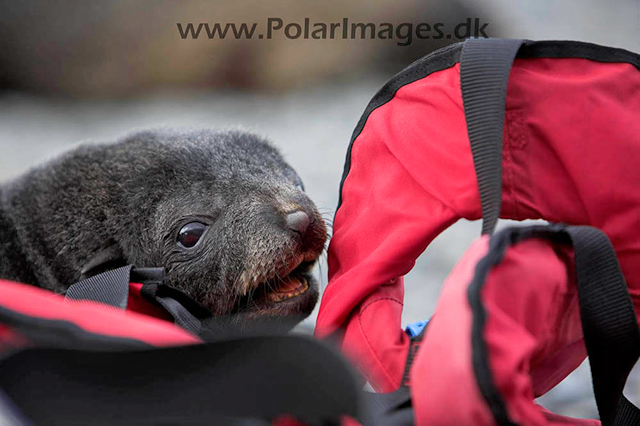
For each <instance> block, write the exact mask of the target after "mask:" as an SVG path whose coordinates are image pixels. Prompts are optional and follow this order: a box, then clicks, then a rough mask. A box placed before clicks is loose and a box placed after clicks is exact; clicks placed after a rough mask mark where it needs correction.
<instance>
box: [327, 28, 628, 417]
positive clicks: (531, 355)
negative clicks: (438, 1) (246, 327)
mask: <svg viewBox="0 0 640 426" xmlns="http://www.w3.org/2000/svg"><path fill="white" fill-rule="evenodd" d="M514 58H515V60H514ZM639 68H640V57H639V56H638V55H636V54H633V53H630V52H627V51H624V50H621V49H613V48H606V47H602V46H596V45H592V44H587V43H578V42H555V41H544V42H532V41H525V42H522V41H519V40H496V39H479V40H475V39H472V40H467V41H466V42H465V43H463V44H456V45H452V46H449V47H447V48H445V49H442V50H439V51H437V52H434V53H433V54H431V55H428V56H426V57H425V58H422V59H420V60H418V61H416V62H415V63H414V64H412V65H411V66H409V67H408V68H407V69H405V70H403V71H402V72H401V73H400V74H398V75H396V76H395V77H394V78H393V79H391V80H390V81H389V82H388V83H387V84H386V85H385V86H384V87H383V88H382V89H381V90H380V91H379V92H378V94H377V95H376V96H375V97H374V98H373V100H372V101H371V103H370V104H369V106H368V107H367V109H366V111H365V113H364V115H363V116H362V118H361V119H360V121H359V123H358V125H357V127H356V129H355V131H354V134H353V137H352V140H351V144H350V146H349V150H348V153H347V160H346V164H345V172H344V175H343V179H342V184H341V192H340V196H341V197H340V203H339V207H338V210H337V212H336V216H335V220H334V227H333V237H332V240H331V244H330V247H329V257H328V261H329V285H328V287H327V289H326V290H325V292H324V295H323V298H322V302H321V307H320V313H319V316H318V322H317V335H318V336H321V337H325V336H333V337H334V338H335V339H337V340H339V341H340V342H341V344H342V347H343V349H344V351H345V352H346V353H347V354H349V355H350V357H351V358H352V360H354V361H355V362H357V363H358V365H359V366H360V368H361V370H362V371H363V373H364V374H365V375H366V376H367V378H368V380H369V382H370V383H371V384H372V385H373V387H374V388H375V389H376V390H378V391H381V392H392V391H394V390H396V389H398V388H399V387H400V386H401V384H402V382H403V376H404V375H405V367H406V361H407V356H408V352H409V347H410V338H409V336H408V335H407V334H405V333H404V332H403V331H402V330H401V328H400V319H401V313H402V301H403V282H402V276H403V275H405V274H406V273H408V272H409V271H410V270H411V268H412V267H413V265H414V262H415V259H416V258H417V257H418V256H419V255H420V254H421V253H422V252H423V251H424V250H425V248H426V247H427V245H428V244H429V243H430V242H431V241H432V240H433V238H435V236H437V235H438V234H439V233H440V232H442V230H444V229H445V228H447V227H448V226H450V225H451V224H453V223H454V222H455V221H457V220H458V219H460V218H465V219H469V220H475V219H479V218H480V217H483V218H484V223H483V233H485V234H487V233H491V232H492V231H493V228H494V227H495V224H496V222H497V220H498V216H500V217H502V218H509V219H516V220H524V219H545V220H548V221H551V222H564V223H569V224H575V225H589V226H592V227H595V228H598V229H601V230H602V231H604V233H605V234H606V236H608V237H609V238H610V240H611V242H612V244H613V248H614V249H615V254H617V256H618V259H619V262H620V267H621V271H622V273H623V275H624V278H626V286H627V287H628V292H629V293H630V294H631V300H632V302H633V306H634V308H635V313H638V312H639V310H640V235H639V234H638V230H640V169H639V168H638V165H639V164H640V136H639V135H640V73H639V72H638V71H639ZM507 82H508V85H507ZM558 232H561V231H558ZM562 232H564V231H562ZM562 232H561V233H562ZM572 232H573V231H572ZM563 235H564V234H563ZM563 238H564V239H565V240H566V239H567V238H566V236H565V237H563ZM565 243H566V241H565ZM487 245H488V239H487V237H484V239H482V240H481V241H480V242H478V243H476V245H474V247H473V248H472V249H471V250H470V252H469V253H468V254H467V255H465V257H464V258H463V259H462V260H461V262H460V264H459V265H458V266H457V267H456V269H455V270H454V271H453V272H452V275H451V276H450V277H449V279H448V281H447V284H445V288H444V290H443V293H442V296H441V300H440V302H439V304H438V308H437V309H436V313H435V316H434V319H433V320H432V323H430V325H429V326H428V327H427V331H426V335H425V336H426V337H425V340H424V341H423V342H422V343H421V345H420V349H419V350H418V352H417V355H416V357H415V360H414V363H413V369H412V371H411V373H410V379H411V380H410V383H411V399H412V403H413V407H414V410H415V419H416V420H417V423H418V424H493V423H494V422H497V423H498V424H513V422H517V423H520V424H527V425H528V424H567V423H568V422H570V421H569V420H567V419H562V420H561V419H560V418H559V417H557V416H555V415H552V414H548V413H544V411H541V409H539V408H537V407H535V406H533V403H532V398H533V397H534V396H538V395H540V394H542V393H544V392H546V391H547V390H548V389H550V388H551V387H553V386H554V385H555V384H557V383H558V382H559V381H561V380H562V379H563V378H564V377H565V376H566V375H567V374H568V373H569V372H570V371H571V370H572V369H573V368H575V367H576V366H577V365H578V364H579V363H580V361H581V360H582V359H583V358H584V356H585V351H584V345H583V342H582V338H581V336H582V329H581V324H580V315H578V305H577V302H576V300H575V299H576V295H575V292H574V290H573V281H572V279H571V278H568V275H567V274H569V272H570V271H572V270H573V266H572V261H571V260H570V259H571V250H570V247H568V248H567V246H566V244H562V248H561V247H559V246H558V245H557V241H555V242H554V243H553V244H552V243H549V242H541V241H536V240H532V241H530V242H526V243H522V245H521V246H516V247H515V248H513V249H512V250H510V251H508V252H506V254H505V262H504V263H503V264H502V265H501V266H496V269H495V271H493V272H492V273H491V274H490V275H489V278H488V281H487V284H486V287H485V288H484V290H483V291H484V292H483V293H482V298H481V299H482V301H483V303H484V304H485V306H487V312H488V320H487V323H486V327H485V328H484V329H483V330H484V331H483V332H482V334H481V336H482V338H483V339H484V341H485V342H486V345H487V348H488V352H487V355H486V356H487V358H488V359H487V364H488V365H489V366H490V368H489V372H490V375H491V376H493V378H492V379H493V380H492V381H493V382H494V384H495V385H496V387H494V389H493V390H494V391H495V393H496V394H497V395H498V396H499V397H500V398H498V399H500V400H502V401H503V403H504V404H503V407H502V409H500V407H497V406H496V403H495V400H496V399H495V398H494V399H492V398H487V394H486V393H485V392H484V390H486V389H484V390H482V389H481V388H482V387H484V386H485V384H486V381H485V383H483V382H482V380H480V381H479V380H478V378H477V377H476V374H475V373H474V372H473V362H474V361H473V357H474V356H473V351H472V344H471V336H472V334H471V332H470V330H471V328H472V327H473V324H476V322H475V320H473V319H472V308H471V305H470V302H469V301H468V300H466V299H465V296H464V295H465V291H467V289H469V285H470V284H471V282H470V280H471V277H473V273H474V270H475V269H476V268H477V267H478V262H479V260H480V259H482V258H483V256H484V255H486V254H487V253H488V251H487V250H488V249H487ZM561 253H564V254H562V256H560V254H561ZM559 256H560V257H559ZM609 264H611V262H609ZM613 275H615V274H613ZM609 278H610V277H609ZM516 279H517V280H518V282H517V283H516V282H515V281H514V280H516ZM612 280H613V281H615V279H612ZM606 294H608V293H606V292H605V295H606ZM627 298H628V296H627ZM598 300H599V302H596V303H600V304H601V305H602V304H606V303H607V301H606V300H604V299H598ZM616 300H622V302H620V303H621V305H620V306H624V303H625V302H624V301H625V300H626V301H627V302H628V301H629V300H628V299H625V298H624V295H622V296H620V297H618V298H617V299H616ZM621 309H622V308H621ZM543 312H544V313H545V314H543ZM631 312H633V310H631ZM507 313H508V314H509V315H507ZM564 313H566V315H564ZM561 314H562V315H561ZM612 315H613V314H612ZM623 317H624V315H623ZM582 320H583V321H584V318H582ZM627 320H628V317H627ZM536 324H538V325H539V327H540V328H536V327H535V325H536ZM555 326H560V327H562V328H560V329H554V328H549V327H555ZM545 327H547V328H545ZM585 332H586V331H585ZM527 333H528V336H527ZM627 333H628V334H626V336H629V335H631V336H636V337H637V325H635V322H634V328H633V329H632V330H630V331H629V330H627ZM634 333H635V334H634ZM527 339H528V340H527ZM631 340H632V342H631V343H630V344H631V345H632V351H631V352H630V353H631V355H630V356H631V358H632V365H633V362H635V359H637V353H636V352H637V350H636V349H637V344H636V342H635V340H636V339H635V338H634V339H631ZM505 345H506V346H505ZM523 351H524V352H523ZM590 353H591V352H590ZM412 355H413V352H412ZM410 358H411V357H410ZM591 358H593V356H592V357H591ZM516 361H517V362H526V363H528V364H514V363H516ZM592 361H593V360H592ZM625 368H626V366H625ZM630 368H631V367H629V369H630ZM623 370H624V368H623ZM516 373H517V374H516ZM620 374H621V375H623V376H624V377H623V379H626V375H625V374H624V372H621V373H620ZM627 374H628V371H627ZM594 380H597V379H596V378H595V374H594ZM623 383H624V382H623ZM620 390H621V389H620ZM489 393H491V392H489ZM494 396H495V395H494ZM596 396H598V392H596ZM612 398H613V399H614V401H613V402H611V401H604V402H603V401H602V400H600V401H598V407H599V409H600V414H601V417H602V418H603V422H604V424H614V423H612V422H613V421H614V419H613V418H611V416H612V414H611V413H610V411H611V410H612V409H613V410H614V413H613V417H615V415H616V413H615V409H616V407H617V406H618V404H617V403H618V399H617V398H619V395H613V396H612ZM605 399H606V398H605ZM621 401H622V399H621ZM621 404H624V403H621ZM498 405H499V404H498ZM605 406H606V407H605ZM612 406H613V408H611V407H612ZM603 407H605V409H606V410H609V411H608V412H607V413H603ZM500 412H501V413H502V415H503V416H502V417H500V416H499V415H497V414H496V413H500ZM620 416H621V414H620V413H618V420H617V421H620V418H621V417H620ZM449 419H451V420H449ZM627 420H628V419H627ZM470 421H473V423H469V422H470ZM590 422H591V423H594V422H593V421H590ZM570 423H573V421H571V422H570ZM582 423H584V422H582ZM587 423H589V422H587ZM627 424H631V423H627Z"/></svg>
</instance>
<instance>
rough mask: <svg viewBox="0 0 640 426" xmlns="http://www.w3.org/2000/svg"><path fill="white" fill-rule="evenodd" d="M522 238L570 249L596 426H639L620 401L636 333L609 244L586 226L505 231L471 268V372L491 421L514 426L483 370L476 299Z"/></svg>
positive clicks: (481, 313)
mask: <svg viewBox="0 0 640 426" xmlns="http://www.w3.org/2000/svg"><path fill="white" fill-rule="evenodd" d="M528 238H544V239H547V240H550V241H553V242H556V243H562V244H567V243H569V244H572V245H573V248H574V252H575V271H576V285H577V289H578V301H579V305H580V318H581V322H582V330H583V335H584V340H585V346H586V348H587V354H588V355H589V364H590V366H591V375H592V380H593V389H594V394H595V398H596V403H597V406H598V412H599V413H600V419H601V421H602V425H603V426H623V425H626V426H640V410H638V408H637V407H635V406H634V405H633V404H631V403H630V402H629V401H628V400H627V399H626V398H625V397H624V395H622V391H623V389H624V385H625V383H626V381H627V377H628V375H629V373H630V371H631V369H632V368H633V366H634V364H635V363H636V361H637V360H638V357H639V356H640V331H639V329H638V323H637V319H636V315H635V312H634V309H633V303H632V301H631V297H630V295H629V292H628V290H627V286H626V283H625V280H624V277H623V275H622V272H621V269H620V265H619V264H618V260H617V258H616V255H615V251H614V249H613V246H612V245H611V243H610V241H609V239H608V238H607V236H606V235H605V234H604V233H603V232H602V231H600V230H598V229H596V228H593V227H589V226H564V225H546V226H540V225H537V226H529V227H512V228H507V229H505V230H503V231H500V232H499V233H497V234H495V235H494V236H492V238H491V242H490V248H489V252H488V253H487V255H486V256H485V257H484V258H482V259H481V260H480V261H479V262H478V264H477V266H476V272H475V275H474V278H473V281H472V283H471V284H470V286H469V290H468V297H469V303H470V305H471V308H472V314H473V327H472V347H473V367H474V373H475V376H476V381H477V382H478V386H479V388H480V391H481V393H482V395H483V398H484V399H485V401H486V402H487V405H488V406H489V408H490V409H491V411H492V413H493V416H494V418H495V419H496V421H497V423H498V424H500V425H513V424H515V423H514V422H513V421H511V419H510V418H509V416H508V413H507V410H506V404H505V403H504V401H503V399H502V397H501V395H500V393H499V392H498V389H497V387H496V386H495V384H494V381H493V375H492V373H491V369H490V367H489V363H488V355H489V354H488V352H487V348H486V345H485V343H484V336H483V334H482V333H483V323H484V319H485V318H486V316H487V313H486V312H485V310H484V307H483V304H482V300H481V297H480V294H481V290H482V286H483V284H484V281H485V280H486V277H487V275H488V273H489V272H490V270H491V268H493V267H494V266H496V265H498V264H499V263H500V262H501V261H502V259H503V257H504V254H505V253H506V251H507V249H508V248H509V247H510V246H512V245H513V244H516V243H518V242H519V241H522V240H525V239H528Z"/></svg>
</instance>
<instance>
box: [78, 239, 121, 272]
mask: <svg viewBox="0 0 640 426" xmlns="http://www.w3.org/2000/svg"><path fill="white" fill-rule="evenodd" d="M126 264H127V262H126V260H125V258H124V254H123V253H122V248H121V247H120V245H119V244H117V243H113V244H111V245H109V246H107V247H105V248H103V249H102V250H99V251H98V252H97V253H95V254H94V255H93V256H92V257H90V258H89V261H88V262H87V263H86V264H85V265H84V267H83V268H82V270H81V271H80V273H81V274H82V275H81V279H85V278H89V277H92V276H94V275H97V274H99V273H102V272H104V271H107V270H109V269H115V268H119V267H121V266H125V265H126Z"/></svg>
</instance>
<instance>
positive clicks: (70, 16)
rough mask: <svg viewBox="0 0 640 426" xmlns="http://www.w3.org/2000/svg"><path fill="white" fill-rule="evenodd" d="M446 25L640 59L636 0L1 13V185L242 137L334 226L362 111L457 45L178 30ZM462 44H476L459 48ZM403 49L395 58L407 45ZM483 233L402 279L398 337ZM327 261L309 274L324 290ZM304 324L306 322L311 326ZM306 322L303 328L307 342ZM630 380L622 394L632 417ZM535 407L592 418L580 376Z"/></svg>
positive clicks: (168, 4)
mask: <svg viewBox="0 0 640 426" xmlns="http://www.w3.org/2000/svg"><path fill="white" fill-rule="evenodd" d="M270 17H271V18H279V19H282V21H283V22H284V24H285V25H286V24H287V23H290V22H294V23H303V22H304V19H305V18H309V19H310V20H311V22H324V23H333V22H341V21H342V20H343V19H344V18H348V19H349V21H351V22H363V23H367V22H373V23H377V24H379V23H382V22H389V23H392V24H393V25H398V24H400V23H414V24H417V23H420V22H427V23H430V24H431V25H433V24H435V23H439V22H441V23H443V24H444V25H445V28H446V29H447V30H452V29H453V27H455V25H456V24H458V23H463V22H466V21H467V19H468V18H470V19H471V20H474V19H475V18H479V19H480V20H481V21H482V22H483V23H487V24H488V25H487V26H486V28H485V32H486V34H487V35H488V36H491V37H512V38H529V39H572V40H582V41H589V42H594V43H599V44H605V45H610V46H615V47H621V48H625V49H628V50H632V51H635V52H638V51H640V0H611V1H608V2H602V1H598V0H521V1H512V0H482V1H473V0H439V1H417V0H415V1H410V0H367V1H366V2H365V1H363V0H325V1H322V2H319V1H310V0H278V1H271V2H268V1H264V0H235V1H233V2H221V1H180V2H176V1H161V0H155V1H148V0H145V1H136V2H133V1H124V0H120V1H103V0H98V1H93V2H86V1H80V0H66V1H62V2H56V3H50V2H46V1H44V0H42V1H33V0H27V1H20V2H9V1H3V2H1V3H0V52H2V55H0V181H4V180H7V179H10V178H11V177H14V176H16V175H18V174H20V173H22V172H24V171H25V170H27V169H28V168H29V167H31V166H34V165H36V164H39V163H41V162H43V161H45V160H47V159H49V158H51V157H53V156H55V155H57V154H59V153H60V152H62V151H64V150H67V149H69V148H71V147H73V146H74V145H76V144H79V143H83V142H104V141H112V140H115V139H117V138H119V137H121V136H123V135H125V134H127V133H129V132H132V131H134V130H137V129H144V128H149V127H225V128H230V127H235V128H237V127H240V128H244V129H247V130H251V131H255V132H257V133H260V134H263V135H266V136H268V137H269V138H271V140H272V141H273V142H274V143H275V144H276V145H277V146H279V147H280V148H281V150H282V152H283V153H284V155H285V156H286V158H287V160H288V161H289V162H290V163H291V164H292V165H293V166H294V168H296V170H297V171H298V173H299V174H300V176H301V177H302V179H303V181H304V182H305V185H306V188H307V192H308V193H309V195H310V196H311V198H312V199H314V201H315V202H316V203H317V204H318V206H319V207H320V209H321V211H322V212H323V213H324V215H325V217H327V218H332V217H333V212H334V210H335V206H336V204H337V200H338V186H339V181H340V177H341V175H342V168H343V164H344V158H345V154H346V149H347V145H348V143H349V139H350V136H351V132H352V130H353V128H354V127H355V124H356V122H357V120H358V118H359V117H360V115H361V114H362V112H363V111H364V109H365V107H366V105H367V103H368V101H369V99H370V98H371V97H372V96H373V95H374V94H375V92H376V91H377V90H378V89H379V88H380V87H381V86H382V85H383V84H384V82H385V81H387V80H388V79H389V78H390V77H392V76H393V75H394V74H395V73H396V72H398V71H400V70H401V69H402V68H404V67H405V66H407V65H408V64H409V63H411V62H412V61H414V60H415V59H418V58H420V57H421V56H424V55H425V54H427V53H429V52H431V51H433V50H435V49H437V48H439V47H442V46H445V45H447V44H450V43H453V42H455V41H459V40H456V39H455V37H454V38H452V39H446V37H445V38H443V39H441V40H433V39H429V40H420V39H416V38H415V37H414V39H413V40H412V42H411V43H409V44H407V43H406V40H404V41H405V42H404V43H399V42H402V41H403V40H398V39H397V38H396V39H391V40H381V39H374V40H372V39H364V40H361V39H355V40H343V39H340V38H336V39H333V40H332V39H325V40H312V39H310V40H305V39H303V38H299V39H295V40H294V39H288V38H287V37H285V36H284V34H283V33H282V31H280V32H278V33H277V34H275V35H274V36H273V38H272V39H266V38H265V39H251V40H247V39H241V40H236V39H233V37H231V36H230V35H227V37H226V38H225V39H223V40H221V39H219V38H217V39H209V38H208V37H206V36H205V33H204V32H203V34H202V35H201V36H200V37H199V38H198V39H197V40H195V39H193V38H190V37H187V38H186V39H183V38H182V37H181V35H180V32H179V29H178V27H177V24H178V23H181V24H182V26H183V27H184V26H186V25H187V24H188V23H193V24H194V25H196V26H197V25H198V24H199V23H210V24H213V23H216V22H218V23H222V24H224V23H235V24H236V25H240V24H242V23H248V24H250V23H253V22H256V23H258V25H259V28H264V27H266V21H267V19H268V18H270ZM471 35H473V34H471ZM400 44H407V45H405V46H403V45H400ZM479 234H480V223H470V222H464V221H462V222H459V223H458V224H456V225H455V226H453V227H452V228H450V229H449V230H447V231H446V232H445V233H443V234H442V235H441V236H440V237H438V238H437V239H436V241H434V242H433V244H432V245H431V246H430V247H429V248H428V249H427V251H426V252H425V253H424V254H423V255H422V256H421V258H420V259H419V260H418V262H417V264H416V267H415V268H414V270H413V271H412V272H411V273H410V274H409V275H408V276H407V277H406V296H405V297H406V299H405V308H404V317H403V323H404V324H407V323H410V322H413V321H417V320H421V319H424V318H428V317H429V316H430V315H431V314H432V312H433V309H434V307H435V303H436V300H437V295H438V291H439V289H440V286H441V284H442V282H443V281H444V279H445V278H446V276H447V274H448V273H449V271H450V270H451V268H452V267H453V265H454V263H455V261H456V259H457V258H458V257H460V255H461V254H462V253H463V251H464V250H465V248H466V247H468V245H469V244H470V243H471V241H473V239H474V238H476V237H477V236H478V235H479ZM326 272H327V271H326V261H325V263H324V264H322V265H321V267H320V270H319V271H318V273H319V274H320V277H321V282H322V284H323V286H324V285H326V281H327V280H326ZM314 316H315V315H314ZM314 320H315V318H310V319H309V320H308V321H307V322H306V323H305V325H304V326H303V329H305V327H306V329H307V330H308V329H310V328H311V327H312V326H313V322H314ZM638 383H639V381H638V374H636V373H635V372H634V374H633V376H632V380H631V381H630V383H629V384H628V386H627V393H628V395H630V396H631V399H632V400H634V401H635V402H636V403H638V395H639V392H638V391H639V390H640V389H639V388H638ZM541 403H543V404H544V405H545V406H547V407H548V408H549V409H551V410H553V411H557V412H560V413H562V414H566V415H572V416H578V417H593V416H596V415H597V411H596V408H595V404H594V402H593V399H592V394H591V386H590V376H589V373H588V366H587V365H583V366H582V367H581V368H580V369H579V370H578V371H577V372H575V373H574V374H572V375H571V376H570V377H569V378H568V379H567V380H565V381H564V382H563V383H562V384H560V385H559V386H558V387H556V389H554V390H552V391H551V392H550V393H549V394H547V395H546V396H545V397H544V398H541Z"/></svg>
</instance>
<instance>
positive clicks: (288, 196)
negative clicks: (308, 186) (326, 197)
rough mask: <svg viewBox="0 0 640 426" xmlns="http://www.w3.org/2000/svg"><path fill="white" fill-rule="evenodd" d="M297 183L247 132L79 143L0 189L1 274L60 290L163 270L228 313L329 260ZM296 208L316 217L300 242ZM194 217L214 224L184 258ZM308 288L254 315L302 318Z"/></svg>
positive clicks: (312, 297)
mask: <svg viewBox="0 0 640 426" xmlns="http://www.w3.org/2000/svg"><path fill="white" fill-rule="evenodd" d="M299 185H300V182H299V177H298V176H297V174H296V173H295V171H294V170H293V169H292V168H291V167H290V166H289V165H288V164H287V163H286V162H285V161H284V160H283V158H282V156H281V155H280V154H279V153H278V151H277V150H276V149H275V148H274V147H272V146H271V145H270V144H269V143H267V142H266V141H265V140H263V139H261V138H259V137H258V136H255V135H253V134H249V133H245V132H240V131H230V132H218V131H198V132H174V131H148V132H142V133H137V134H134V135H131V136H129V137H127V138H125V139H124V140H122V141H120V142H117V143H115V144H105V145H87V146H81V147H79V148H77V149H75V150H73V151H71V152H69V153H67V154H65V155H63V156H61V157H60V158H58V159H56V160H54V161H52V162H50V163H48V164H45V165H44V166H42V167H39V168H36V169H33V170H31V171H29V172H28V173H26V174H25V175H23V176H21V177H19V178H18V179H16V180H14V181H11V182H8V183H7V184H5V185H3V186H0V238H1V239H0V277H2V278H5V279H11V280H15V281H20V282H25V283H29V284H33V285H37V286H40V287H43V288H46V289H49V290H52V291H55V292H62V291H64V290H65V289H66V288H67V287H68V286H69V285H70V284H72V283H74V282H76V281H78V280H80V279H81V278H83V277H84V276H83V272H88V271H89V270H92V269H94V268H95V267H96V266H99V265H100V264H102V263H104V262H105V261H107V260H109V261H111V262H115V263H122V264H124V263H127V264H133V265H135V266H139V267H145V266H164V267H165V268H166V273H167V283H168V284H169V285H172V286H174V287H176V288H178V289H180V290H183V291H185V292H186V293H188V294H189V295H191V296H192V297H193V298H195V299H196V300H198V301H200V302H201V303H203V304H204V305H206V306H208V307H209V308H210V309H211V310H212V311H213V312H214V314H216V315H224V314H229V313H231V312H234V310H237V309H238V308H239V303H240V301H244V302H243V303H246V304H249V305H250V304H251V295H252V294H253V293H254V292H256V291H261V290H260V286H261V285H263V286H264V282H265V281H267V282H269V281H270V282H273V281H274V280H277V279H278V278H279V277H282V276H285V275H287V274H288V273H289V272H290V271H291V269H292V267H293V266H296V265H298V264H299V263H300V262H301V261H303V262H304V263H303V266H310V264H311V263H313V262H314V261H315V259H317V257H318V255H319V254H320V253H321V251H322V249H323V247H324V243H325V240H326V229H325V226H324V223H323V220H322V218H321V216H320V214H319V213H318V211H317V209H316V208H315V206H314V204H313V203H312V201H311V200H310V199H309V198H308V197H307V196H306V194H304V192H302V191H301V190H300V187H299ZM299 209H302V210H304V211H305V212H307V213H308V214H309V217H310V218H311V226H310V229H309V231H308V233H307V234H308V235H306V237H305V238H304V241H301V240H300V239H296V238H295V236H292V235H291V232H290V231H288V230H287V229H286V226H285V219H284V215H285V214H287V213H289V212H291V211H295V210H299ZM194 218H197V219H198V220H200V221H202V222H206V223H207V224H208V225H209V227H208V230H207V231H206V233H205V234H204V235H203V237H202V239H201V241H200V242H199V243H198V244H197V245H196V246H195V247H194V248H193V249H190V250H185V249H184V248H181V247H179V246H178V245H177V244H176V238H177V233H178V231H179V229H180V228H181V227H182V226H183V225H184V224H185V223H187V222H189V221H192V220H194ZM307 272H308V271H306V270H304V271H301V274H307ZM305 276H308V274H307V275H305ZM310 284H313V287H314V288H313V289H312V291H310V292H308V293H309V295H308V296H306V297H302V298H301V297H298V298H297V301H296V303H293V302H291V303H288V302H285V303H281V304H279V305H278V306H269V307H267V306H261V307H260V309H257V308H256V309H250V311H251V312H254V313H256V314H269V315H276V316H277V315H300V316H306V315H308V314H309V313H310V312H311V310H312V309H313V306H314V305H315V303H316V301H317V294H318V292H317V284H316V283H315V282H310ZM303 299H304V300H303ZM249 307H251V306H249ZM240 309H242V307H240Z"/></svg>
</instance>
